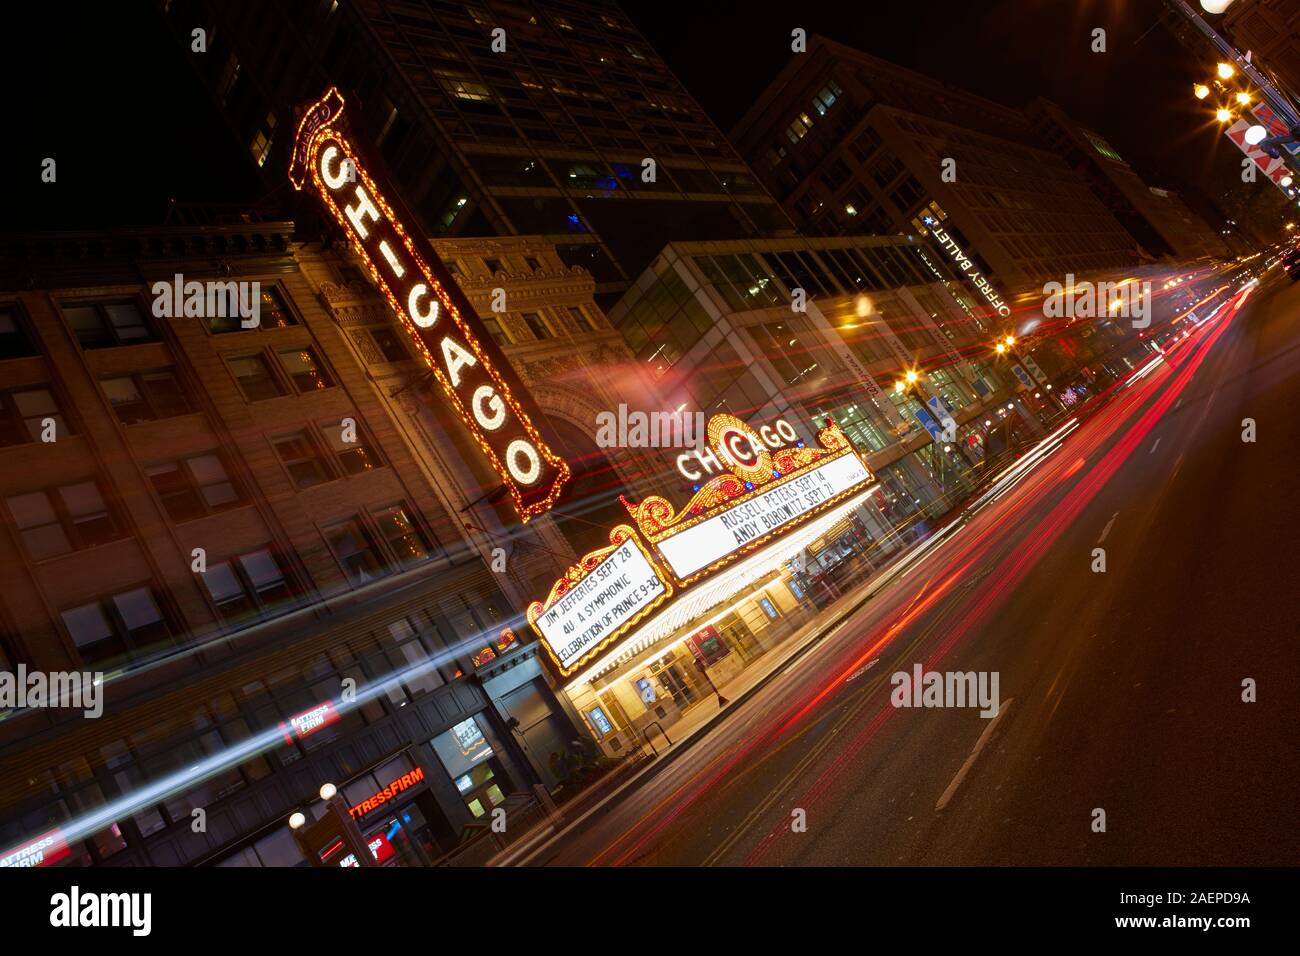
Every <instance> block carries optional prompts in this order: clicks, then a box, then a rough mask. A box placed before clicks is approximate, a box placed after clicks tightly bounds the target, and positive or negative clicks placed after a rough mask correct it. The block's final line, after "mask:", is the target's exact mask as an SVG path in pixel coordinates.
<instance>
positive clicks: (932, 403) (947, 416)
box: [925, 395, 957, 441]
mask: <svg viewBox="0 0 1300 956" xmlns="http://www.w3.org/2000/svg"><path fill="white" fill-rule="evenodd" d="M925 404H926V406H927V407H928V408H929V409H930V412H931V414H932V415H933V416H934V418H935V420H936V421H937V422H938V423H939V424H940V425H941V426H943V432H942V435H943V441H954V440H956V438H957V419H955V418H954V417H953V414H952V408H950V407H949V405H948V403H947V402H946V401H944V400H943V397H942V396H941V395H931V396H930V397H929V398H927V399H926V400H925ZM935 441H939V439H938V438H936V439H935Z"/></svg>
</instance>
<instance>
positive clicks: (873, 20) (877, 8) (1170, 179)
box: [0, 0, 1237, 231]
mask: <svg viewBox="0 0 1300 956" xmlns="http://www.w3.org/2000/svg"><path fill="white" fill-rule="evenodd" d="M624 9H625V10H626V11H627V12H628V13H629V15H631V17H632V18H633V20H634V21H635V22H636V23H637V25H638V26H639V27H640V29H641V30H642V31H643V32H644V33H645V35H646V37H647V39H648V40H649V41H650V42H651V44H652V45H653V46H655V47H656V49H657V50H658V51H659V52H660V53H661V54H662V55H663V56H664V57H665V59H666V60H667V61H668V64H669V66H670V67H671V68H672V69H673V70H674V71H675V72H676V74H677V76H678V77H679V79H680V80H681V81H682V82H683V83H684V84H685V85H686V87H687V89H688V90H690V92H691V93H692V94H693V95H694V96H695V97H696V98H697V99H698V100H699V101H700V103H701V104H702V105H703V106H704V108H705V109H706V110H707V111H708V112H709V113H710V115H711V116H712V117H713V119H714V121H715V122H716V123H717V124H718V125H719V126H720V127H721V128H722V129H723V130H724V131H728V130H729V129H730V128H731V126H732V125H733V124H734V123H735V121H736V120H737V119H738V118H739V117H740V116H741V114H742V113H743V112H744V110H745V108H746V107H747V105H748V104H749V103H750V102H752V100H753V98H754V97H755V96H756V95H757V94H758V92H759V91H760V90H761V89H762V88H763V87H764V86H765V85H766V84H767V83H768V82H769V81H770V80H771V79H772V77H774V76H775V75H776V73H777V71H778V70H779V69H780V68H781V65H782V64H783V63H784V62H785V61H786V59H787V58H788V57H789V56H791V55H792V54H791V53H790V52H789V35H790V30H791V28H793V27H794V26H802V27H804V28H805V29H807V30H808V31H809V32H813V33H822V34H825V35H826V36H829V37H831V38H833V39H836V40H839V41H840V42H842V43H846V44H848V45H850V46H855V47H858V48H860V49H862V50H865V51H867V52H869V53H872V54H875V55H877V56H881V57H884V58H885V59H889V60H892V61H894V62H897V63H901V64H903V65H906V66H911V67H913V68H915V69H918V70H921V71H922V72H925V73H929V74H931V75H933V76H936V77H938V78H940V79H943V80H946V81H948V82H951V83H954V84H956V85H960V86H963V87H966V88H968V89H970V90H973V91H974V92H977V93H980V94H983V95H986V96H989V97H991V98H993V99H996V100H999V101H1001V102H1004V103H1007V104H1008V105H1012V106H1017V105H1021V104H1023V103H1025V102H1027V101H1028V100H1030V99H1032V98H1033V96H1035V95H1038V94H1042V95H1045V96H1047V97H1048V98H1050V99H1053V100H1055V101H1056V102H1058V103H1060V104H1061V105H1062V106H1063V107H1064V108H1065V109H1066V110H1067V111H1068V112H1070V113H1071V114H1072V115H1074V116H1076V117H1078V118H1079V119H1080V120H1082V121H1083V122H1085V123H1087V124H1088V125H1090V126H1092V127H1094V128H1095V129H1097V130H1098V131H1099V132H1101V133H1102V134H1103V135H1104V136H1105V137H1106V138H1107V139H1109V140H1110V141H1111V143H1112V144H1113V145H1114V146H1115V147H1116V149H1117V150H1118V151H1119V152H1120V154H1121V155H1123V156H1124V157H1125V158H1126V159H1128V160H1129V162H1130V163H1132V164H1133V165H1134V166H1135V167H1136V168H1137V170H1138V172H1139V174H1140V175H1143V176H1144V178H1146V179H1147V181H1148V182H1149V183H1151V184H1152V185H1166V186H1172V187H1174V188H1178V189H1187V188H1188V187H1190V186H1193V185H1199V186H1201V187H1202V188H1205V189H1206V190H1207V191H1209V192H1211V193H1217V192H1218V191H1219V189H1220V188H1221V186H1222V184H1223V183H1224V182H1225V181H1226V180H1225V179H1224V177H1225V176H1231V175H1232V171H1233V170H1234V169H1235V168H1236V162H1237V157H1235V156H1234V155H1233V154H1232V152H1227V151H1225V149H1224V147H1225V146H1227V145H1228V144H1225V143H1224V141H1223V140H1222V139H1221V138H1220V137H1218V135H1217V131H1216V129H1215V124H1213V122H1212V121H1211V122H1210V123H1208V124H1207V123H1206V122H1205V118H1204V111H1203V109H1202V108H1201V104H1198V103H1197V102H1196V101H1195V100H1194V99H1193V98H1192V97H1191V94H1190V89H1191V84H1192V82H1193V80H1194V79H1196V78H1198V73H1197V72H1196V71H1197V67H1198V64H1197V60H1196V58H1195V57H1193V56H1192V55H1191V54H1190V53H1188V52H1187V51H1186V50H1184V49H1183V48H1182V47H1181V46H1180V45H1179V44H1178V43H1177V41H1175V40H1174V38H1173V36H1172V34H1170V33H1169V31H1168V30H1167V29H1165V28H1164V27H1162V26H1159V25H1156V26H1155V28H1154V29H1150V28H1151V27H1152V26H1153V25H1155V24H1157V21H1158V19H1159V17H1160V15H1161V13H1162V11H1163V10H1164V6H1163V4H1161V3H1160V2H1159V0H975V2H972V0H960V2H958V0H912V2H907V3H898V2H887V0H872V2H869V3H868V2H856V3H845V2H840V0H834V2H814V3H792V2H789V0H785V2H773V0H744V2H720V0H708V2H704V3H692V4H676V3H665V2H663V0H654V2H648V0H629V2H627V3H625V4H624ZM792 11H795V12H792ZM1094 26H1104V27H1105V28H1106V29H1107V31H1108V41H1109V51H1110V52H1108V53H1106V54H1104V55H1103V54H1093V53H1091V52H1090V51H1089V41H1090V32H1091V30H1092V28H1093V27H1094ZM186 56H187V54H186V53H185V52H183V51H182V50H181V49H179V48H178V47H177V46H176V45H175V43H174V42H173V41H172V40H171V39H170V38H169V36H168V34H167V33H166V31H165V29H164V27H163V25H162V23H161V20H160V17H159V15H158V14H157V13H156V12H155V10H154V9H153V8H152V7H151V6H150V5H149V4H146V3H144V2H142V0H124V2H115V3H112V4H102V3H95V4H91V3H85V4H67V5H62V4H60V5H55V4H49V3H46V4H40V5H37V6H35V7H34V8H33V10H32V12H29V13H24V14H23V15H22V21H21V22H17V21H15V19H14V15H13V14H12V13H10V12H9V10H7V11H6V21H5V29H4V30H3V31H0V82H3V84H4V89H5V90H6V97H5V106H4V115H5V120H6V126H7V127H8V128H9V129H10V130H12V131H14V133H15V135H13V136H7V137H6V140H7V142H6V147H5V148H4V150H2V151H0V153H2V154H3V158H2V159H0V162H3V164H4V166H5V168H6V173H7V174H8V175H7V176H6V181H10V180H9V177H10V176H17V177H18V182H19V183H29V184H30V186H27V185H24V186H23V187H22V188H21V189H18V190H16V194H15V195H13V196H12V199H11V201H10V203H9V204H8V208H7V211H6V214H5V216H4V220H3V221H2V222H0V231H19V230H26V229H42V228H44V229H54V228H76V227H83V226H84V227H93V226H97V225H114V224H134V223H139V224H147V223H159V222H161V221H162V219H163V216H164V214H165V211H166V208H167V201H168V199H169V198H171V197H176V198H178V199H182V200H189V201H197V202H242V201H250V200H252V199H255V198H257V196H258V188H259V187H258V186H257V183H256V180H255V178H254V177H253V176H252V174H251V173H250V172H249V171H248V170H249V166H248V162H247V158H246V157H245V156H244V155H243V154H242V152H241V151H240V150H239V149H238V147H237V146H236V144H235V143H234V141H233V139H232V138H231V137H230V136H229V135H228V133H227V131H226V129H225V128H224V125H223V120H222V119H221V117H220V116H219V115H218V114H217V113H216V111H215V110H214V109H213V108H212V107H211V106H210V105H209V101H208V98H207V96H206V94H205V93H204V91H203V89H202V87H201V86H200V85H199V83H198V81H197V79H195V77H194V76H193V73H192V71H191V69H190V67H189V66H188V64H187V63H186V61H185V58H186ZM1229 149H1230V147H1229ZM1233 152H1235V151H1233ZM1216 155H1217V162H1218V163H1219V174H1218V175H1215V176H1212V175H1210V170H1211V168H1212V166H1213V165H1214V157H1216ZM45 156H53V157H55V158H56V160H57V161H58V164H59V166H58V175H59V179H58V183H57V184H56V185H55V186H53V187H51V186H46V185H44V184H42V183H41V182H40V181H39V171H40V163H41V160H42V158H44V157H45Z"/></svg>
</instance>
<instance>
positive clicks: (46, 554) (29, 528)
mask: <svg viewBox="0 0 1300 956" xmlns="http://www.w3.org/2000/svg"><path fill="white" fill-rule="evenodd" d="M6 503H7V504H8V506H9V513H10V514H11V515H13V519H14V523H15V524H17V525H18V531H19V534H20V535H21V536H22V539H23V544H24V545H25V546H26V548H27V553H28V554H29V555H31V557H32V559H33V560H36V561H40V560H42V559H43V558H52V557H54V556H55V555H59V554H67V553H68V552H70V551H73V550H76V549H79V548H89V547H93V546H94V545H97V544H103V543H105V542H107V541H114V540H116V539H117V538H120V537H121V536H122V532H121V529H120V528H119V527H118V524H117V521H116V520H115V519H114V517H113V514H112V512H110V511H109V508H108V506H107V505H106V504H105V503H104V496H103V495H102V494H100V491H99V486H98V485H97V484H96V483H95V482H94V481H81V482H77V483H76V484H71V485H64V486H63V487H61V488H55V489H50V490H49V491H34V492H30V493H28V494H25V495H14V496H13V497H11V498H9V499H7V502H6Z"/></svg>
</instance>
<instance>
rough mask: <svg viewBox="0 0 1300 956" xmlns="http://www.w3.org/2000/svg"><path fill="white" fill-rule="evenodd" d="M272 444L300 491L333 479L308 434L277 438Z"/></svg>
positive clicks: (301, 433) (302, 433) (299, 433)
mask: <svg viewBox="0 0 1300 956" xmlns="http://www.w3.org/2000/svg"><path fill="white" fill-rule="evenodd" d="M271 444H273V445H274V446H275V451H276V454H278V455H279V456H280V461H281V462H283V463H284V467H285V469H286V470H287V471H288V472H289V476H290V477H291V478H292V479H293V483H294V487H296V488H298V489H300V490H301V489H303V488H310V487H311V486H312V485H319V484H321V483H322V482H326V481H329V480H330V478H332V477H333V475H331V474H330V471H329V468H328V467H327V466H326V464H325V460H324V458H323V457H322V456H321V453H320V450H319V449H318V448H317V447H316V443H315V442H313V441H312V440H311V436H310V435H308V434H307V433H306V432H298V433H296V434H293V435H288V436H286V437H284V438H277V439H275V440H274V441H273V442H272V443H271Z"/></svg>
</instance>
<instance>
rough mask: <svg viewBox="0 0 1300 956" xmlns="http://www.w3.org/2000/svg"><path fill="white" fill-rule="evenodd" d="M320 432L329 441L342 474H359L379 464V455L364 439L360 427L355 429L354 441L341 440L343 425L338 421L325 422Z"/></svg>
mask: <svg viewBox="0 0 1300 956" xmlns="http://www.w3.org/2000/svg"><path fill="white" fill-rule="evenodd" d="M321 432H322V433H323V434H324V435H325V438H326V440H327V441H328V442H329V445H330V450H331V451H332V452H333V453H334V458H335V459H336V460H337V461H338V463H339V465H340V466H341V467H342V469H343V472H344V474H348V475H359V474H361V473H362V472H363V471H372V470H373V469H375V468H378V467H379V466H380V464H381V462H380V460H379V455H378V454H377V453H376V452H375V450H374V449H373V448H372V447H371V446H370V443H369V442H367V441H366V439H365V435H364V434H363V433H362V432H361V430H360V428H358V429H357V431H356V440H355V441H344V440H343V427H342V425H341V424H340V423H339V422H325V423H323V424H322V425H321Z"/></svg>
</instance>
